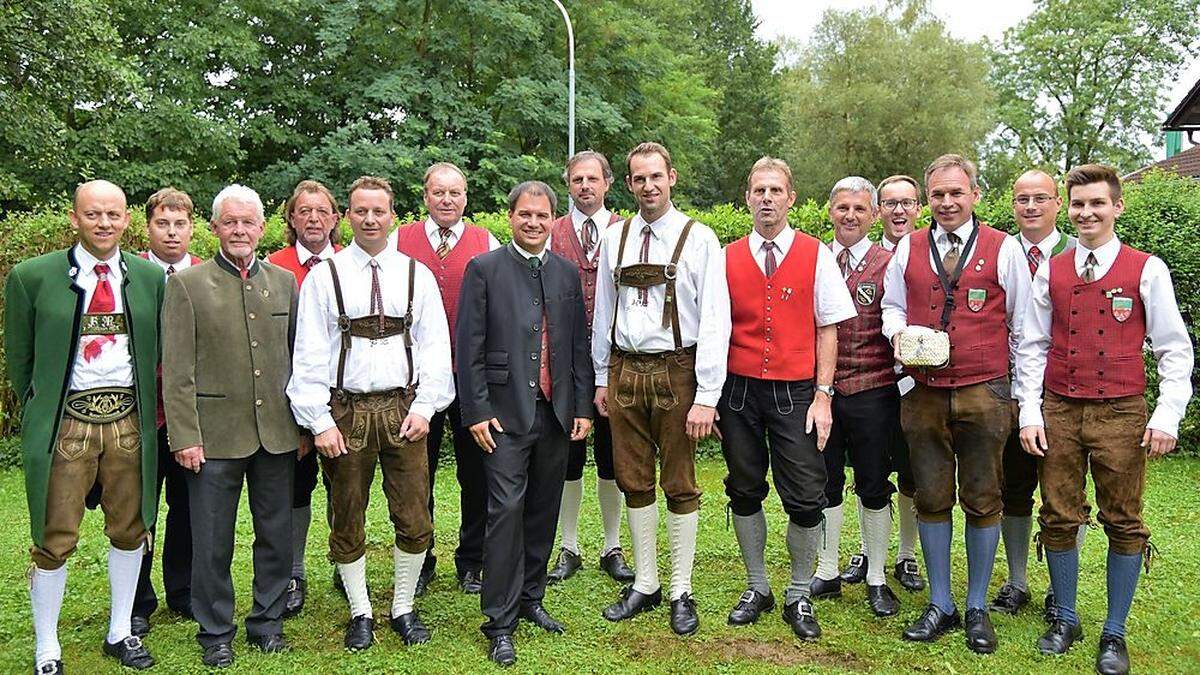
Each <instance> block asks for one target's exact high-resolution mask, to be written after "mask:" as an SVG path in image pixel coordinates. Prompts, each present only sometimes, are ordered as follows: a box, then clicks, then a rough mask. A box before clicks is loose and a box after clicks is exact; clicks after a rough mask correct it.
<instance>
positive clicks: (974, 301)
mask: <svg viewBox="0 0 1200 675" xmlns="http://www.w3.org/2000/svg"><path fill="white" fill-rule="evenodd" d="M985 302H987V289H985V288H972V289H970V290H968V291H967V308H968V309H970V310H971V311H972V312H978V311H979V310H981V309H983V303H985Z"/></svg>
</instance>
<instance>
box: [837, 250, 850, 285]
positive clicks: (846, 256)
mask: <svg viewBox="0 0 1200 675" xmlns="http://www.w3.org/2000/svg"><path fill="white" fill-rule="evenodd" d="M837 264H838V268H839V269H840V270H842V278H843V279H845V278H846V277H848V276H850V249H848V248H844V249H842V252H841V253H838V254H837Z"/></svg>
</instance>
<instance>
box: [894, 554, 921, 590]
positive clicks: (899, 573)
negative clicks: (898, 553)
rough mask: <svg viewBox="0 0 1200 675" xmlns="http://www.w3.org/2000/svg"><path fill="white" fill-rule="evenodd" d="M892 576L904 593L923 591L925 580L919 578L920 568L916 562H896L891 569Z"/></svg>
mask: <svg viewBox="0 0 1200 675" xmlns="http://www.w3.org/2000/svg"><path fill="white" fill-rule="evenodd" d="M892 576H893V577H895V579H896V581H899V582H900V585H901V586H903V587H904V590H906V591H922V590H925V579H924V577H922V576H921V568H920V567H917V561H916V560H897V561H896V566H895V567H893V568H892Z"/></svg>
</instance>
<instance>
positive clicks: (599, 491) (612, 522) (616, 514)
mask: <svg viewBox="0 0 1200 675" xmlns="http://www.w3.org/2000/svg"><path fill="white" fill-rule="evenodd" d="M596 499H597V501H599V502H600V519H601V520H603V521H604V550H603V551H601V552H600V554H601V555H608V554H609V553H610V552H611V551H612V550H613V549H614V548H621V489H620V488H618V487H617V481H615V480H611V479H604V478H597V479H596Z"/></svg>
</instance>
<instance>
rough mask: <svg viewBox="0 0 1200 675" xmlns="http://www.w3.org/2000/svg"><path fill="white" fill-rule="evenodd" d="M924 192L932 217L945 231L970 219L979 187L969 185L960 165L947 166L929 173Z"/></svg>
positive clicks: (968, 178)
mask: <svg viewBox="0 0 1200 675" xmlns="http://www.w3.org/2000/svg"><path fill="white" fill-rule="evenodd" d="M926 194H927V195H928V196H929V210H930V211H931V212H932V213H933V218H934V220H936V221H937V222H938V225H941V226H942V227H943V228H944V229H946V230H947V231H953V230H954V229H955V228H957V227H958V226H959V225H962V224H963V223H965V222H967V221H969V220H971V214H972V213H973V212H974V211H975V204H976V203H978V202H979V187H978V186H977V187H971V179H970V177H969V176H967V172H966V171H963V170H962V169H961V168H960V167H957V166H949V167H945V168H942V169H937V170H935V171H934V172H933V173H931V174H929V181H928V185H927V186H926Z"/></svg>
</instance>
